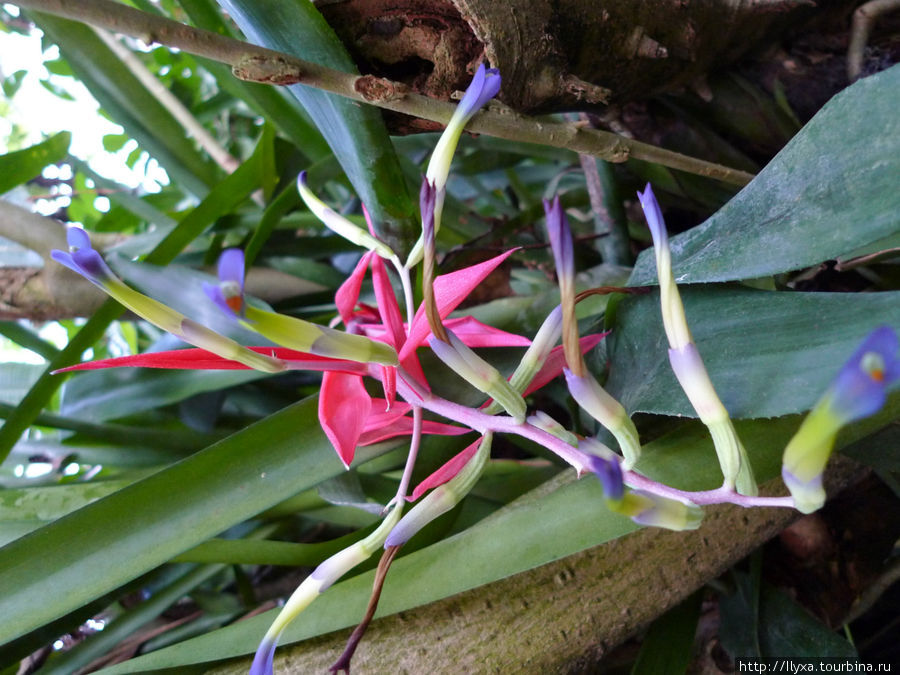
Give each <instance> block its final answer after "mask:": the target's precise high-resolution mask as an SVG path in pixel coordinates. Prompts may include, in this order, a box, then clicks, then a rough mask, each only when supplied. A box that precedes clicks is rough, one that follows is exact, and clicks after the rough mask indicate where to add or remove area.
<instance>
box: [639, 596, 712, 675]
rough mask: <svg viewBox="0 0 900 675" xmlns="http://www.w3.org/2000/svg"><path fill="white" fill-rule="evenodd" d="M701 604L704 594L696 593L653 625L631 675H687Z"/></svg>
mask: <svg viewBox="0 0 900 675" xmlns="http://www.w3.org/2000/svg"><path fill="white" fill-rule="evenodd" d="M702 600H703V592H702V591H697V592H696V593H694V594H693V595H691V596H690V597H689V598H688V599H687V600H685V601H684V602H682V603H681V604H679V605H678V606H676V607H673V608H672V609H670V610H669V611H668V612H666V613H665V614H663V615H662V616H661V617H659V618H658V619H657V620H656V621H654V622H653V625H652V626H650V630H649V631H647V635H646V637H645V638H644V640H643V642H642V643H641V651H639V652H638V656H637V659H636V660H635V662H634V665H633V666H632V667H631V673H632V675H645V673H653V674H654V675H683V674H684V673H685V672H687V668H688V665H689V664H690V662H691V653H692V652H693V650H694V633H695V632H696V631H697V621H698V619H699V618H700V605H701V601H702Z"/></svg>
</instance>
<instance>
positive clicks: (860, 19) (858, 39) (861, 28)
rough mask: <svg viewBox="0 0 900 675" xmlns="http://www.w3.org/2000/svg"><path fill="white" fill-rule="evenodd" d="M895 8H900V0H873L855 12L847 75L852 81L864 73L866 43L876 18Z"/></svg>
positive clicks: (848, 53) (848, 50) (848, 51)
mask: <svg viewBox="0 0 900 675" xmlns="http://www.w3.org/2000/svg"><path fill="white" fill-rule="evenodd" d="M895 9H900V0H871V2H867V3H865V4H864V5H861V6H859V7H857V9H856V11H855V12H853V26H852V27H851V28H850V45H849V46H848V47H847V77H848V78H849V80H850V81H851V82H854V81H855V80H857V79H858V78H859V76H860V75H861V74H862V66H863V58H864V56H865V52H866V43H867V42H868V41H869V33H870V32H871V31H872V25H873V24H874V23H875V20H876V19H877V18H878V17H879V16H881V15H882V14H887V13H888V12H891V11H893V10H895Z"/></svg>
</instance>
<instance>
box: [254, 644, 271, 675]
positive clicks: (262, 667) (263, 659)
mask: <svg viewBox="0 0 900 675" xmlns="http://www.w3.org/2000/svg"><path fill="white" fill-rule="evenodd" d="M274 660H275V642H274V641H270V640H267V639H266V638H263V640H262V642H260V643H259V647H258V648H257V650H256V656H254V657H253V665H251V666H250V675H273V672H274V669H273V666H272V662H273V661H274Z"/></svg>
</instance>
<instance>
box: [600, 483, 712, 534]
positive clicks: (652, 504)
mask: <svg viewBox="0 0 900 675" xmlns="http://www.w3.org/2000/svg"><path fill="white" fill-rule="evenodd" d="M607 505H608V506H609V508H610V510H612V511H615V512H616V513H621V514H622V515H625V516H628V517H629V518H631V519H632V520H633V521H634V522H636V523H638V524H639V525H646V526H648V527H661V528H664V529H666V530H675V531H677V532H680V531H682V530H696V529H697V528H698V527H700V523H701V522H702V520H703V509H701V508H700V507H699V506H697V505H696V504H694V503H692V502H687V501H684V502H682V501H679V500H677V499H670V498H668V497H661V496H659V495H655V494H652V493H650V492H645V491H643V490H628V491H626V492H625V494H624V495H623V497H622V499H621V500H619V501H618V502H615V501H611V500H610V501H607Z"/></svg>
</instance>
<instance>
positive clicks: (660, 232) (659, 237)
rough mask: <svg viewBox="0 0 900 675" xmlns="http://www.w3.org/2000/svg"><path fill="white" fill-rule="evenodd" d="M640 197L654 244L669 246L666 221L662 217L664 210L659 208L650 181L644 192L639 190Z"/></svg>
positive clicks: (662, 246) (658, 247) (660, 246)
mask: <svg viewBox="0 0 900 675" xmlns="http://www.w3.org/2000/svg"><path fill="white" fill-rule="evenodd" d="M637 195H638V199H640V200H641V208H642V209H644V217H646V218H647V225H649V226H650V234H651V235H652V236H653V245H654V246H655V247H656V248H657V249H660V248H664V247H666V246H668V242H669V238H668V235H667V234H666V223H665V221H664V220H663V217H662V211H661V210H660V208H659V202H657V201H656V196H655V195H654V194H653V188H652V187H650V183H647V187H646V188H644V191H643V192H640V191H639V192H638V193H637Z"/></svg>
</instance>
